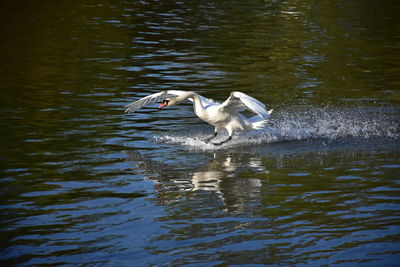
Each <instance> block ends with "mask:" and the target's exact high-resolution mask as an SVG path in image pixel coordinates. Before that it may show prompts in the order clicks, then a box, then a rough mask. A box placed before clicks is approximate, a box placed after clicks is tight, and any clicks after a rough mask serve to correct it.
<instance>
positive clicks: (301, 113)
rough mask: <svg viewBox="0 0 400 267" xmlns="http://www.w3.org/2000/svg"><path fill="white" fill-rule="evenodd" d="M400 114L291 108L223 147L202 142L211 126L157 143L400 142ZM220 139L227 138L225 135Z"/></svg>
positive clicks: (377, 110)
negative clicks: (352, 139) (399, 140)
mask: <svg viewBox="0 0 400 267" xmlns="http://www.w3.org/2000/svg"><path fill="white" fill-rule="evenodd" d="M398 114H399V112H398V109H397V108H393V107H379V108H376V107H374V108H368V107H357V108H332V107H292V108H287V109H285V110H278V111H276V112H275V113H274V114H273V115H272V116H271V119H270V121H269V122H268V124H267V125H266V127H264V128H263V129H262V130H259V131H252V132H248V133H241V134H239V135H236V136H234V138H233V140H232V141H230V142H228V143H226V144H224V145H222V146H220V147H216V146H214V145H212V144H206V143H205V142H203V141H202V140H204V139H205V138H206V136H207V135H208V134H210V132H211V131H212V130H211V129H210V128H208V127H207V128H206V127H201V128H197V129H192V130H185V131H174V132H168V133H166V134H164V135H161V136H158V137H156V140H157V141H158V142H165V143H172V144H181V145H184V146H189V147H196V148H199V149H203V150H215V149H220V148H227V147H240V146H251V145H259V144H268V143H276V142H282V141H295V140H307V139H318V138H323V139H329V140H338V139H342V138H347V137H353V138H363V139H369V138H377V137H378V138H396V139H397V138H399V136H400V130H399V128H400V127H399V120H398V118H397V117H398ZM220 138H224V135H221V137H220ZM216 140H218V139H216Z"/></svg>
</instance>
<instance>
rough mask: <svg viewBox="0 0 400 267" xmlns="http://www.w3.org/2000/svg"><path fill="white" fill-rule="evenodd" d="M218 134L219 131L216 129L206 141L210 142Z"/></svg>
mask: <svg viewBox="0 0 400 267" xmlns="http://www.w3.org/2000/svg"><path fill="white" fill-rule="evenodd" d="M217 134H218V132H217V131H215V132H214V133H213V134H212V135H210V136H208V137H207V138H206V139H204V142H205V143H206V144H207V143H208V142H210V140H211V139H213V138H214V137H216V136H217Z"/></svg>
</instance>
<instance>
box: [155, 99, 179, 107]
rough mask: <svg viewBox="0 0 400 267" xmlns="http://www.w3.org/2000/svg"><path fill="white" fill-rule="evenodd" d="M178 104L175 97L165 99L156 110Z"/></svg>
mask: <svg viewBox="0 0 400 267" xmlns="http://www.w3.org/2000/svg"><path fill="white" fill-rule="evenodd" d="M179 102H180V101H179V99H178V98H177V97H175V98H170V97H167V98H165V99H164V100H163V102H162V103H161V105H160V106H159V107H158V108H163V107H166V106H174V105H176V104H178V103H179Z"/></svg>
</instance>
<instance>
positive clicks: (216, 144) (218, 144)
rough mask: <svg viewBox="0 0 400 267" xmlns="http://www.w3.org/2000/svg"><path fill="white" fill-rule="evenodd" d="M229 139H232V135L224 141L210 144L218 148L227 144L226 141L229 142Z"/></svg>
mask: <svg viewBox="0 0 400 267" xmlns="http://www.w3.org/2000/svg"><path fill="white" fill-rule="evenodd" d="M231 139H232V135H230V136H228V138H226V139H225V140H222V141H221V142H218V143H212V144H213V145H215V146H220V145H222V144H224V143H226V142H228V141H229V140H231Z"/></svg>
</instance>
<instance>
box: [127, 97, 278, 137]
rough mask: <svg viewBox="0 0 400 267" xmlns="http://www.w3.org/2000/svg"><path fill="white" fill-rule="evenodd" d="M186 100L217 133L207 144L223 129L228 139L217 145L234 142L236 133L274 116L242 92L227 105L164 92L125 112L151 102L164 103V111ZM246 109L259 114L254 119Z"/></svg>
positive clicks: (132, 105) (257, 126)
mask: <svg viewBox="0 0 400 267" xmlns="http://www.w3.org/2000/svg"><path fill="white" fill-rule="evenodd" d="M184 100H190V101H192V102H193V108H194V113H196V115H197V116H198V117H199V118H200V119H202V120H203V121H205V122H207V123H209V124H211V125H213V126H214V127H215V131H214V133H213V134H212V135H210V136H209V137H207V138H206V139H205V140H204V141H205V142H206V143H208V142H209V141H211V139H213V138H214V137H216V136H217V134H218V132H219V131H221V130H223V129H226V130H227V131H228V135H229V136H228V138H226V139H225V140H223V141H221V142H218V143H213V144H214V145H222V144H223V143H225V142H227V141H229V140H231V139H232V135H233V134H234V133H235V132H240V131H250V130H254V129H260V128H262V127H263V126H264V124H265V123H266V122H267V119H268V117H269V115H270V114H271V113H272V109H271V110H269V111H267V110H266V108H265V105H264V104H263V103H261V102H260V101H258V100H257V99H255V98H253V97H251V96H248V95H246V94H244V93H241V92H232V93H231V95H230V96H229V98H228V99H227V100H225V102H223V103H218V102H216V101H214V100H211V99H208V98H205V97H203V96H201V95H199V94H197V93H195V92H191V91H178V90H168V91H162V92H158V93H155V94H152V95H149V96H146V97H143V98H141V99H139V100H137V101H136V102H133V103H131V104H129V105H127V106H125V108H126V110H125V112H129V113H131V112H135V111H136V110H138V109H140V108H142V107H143V106H145V105H147V104H150V103H155V102H162V104H161V105H160V106H159V108H163V107H166V106H173V105H176V104H179V103H180V102H182V101H184ZM246 109H247V110H249V111H251V112H253V113H255V114H257V115H256V116H253V117H251V118H247V117H245V116H244V115H243V114H241V113H240V112H241V111H244V110H246Z"/></svg>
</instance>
